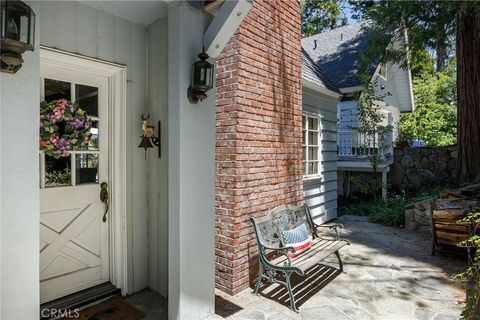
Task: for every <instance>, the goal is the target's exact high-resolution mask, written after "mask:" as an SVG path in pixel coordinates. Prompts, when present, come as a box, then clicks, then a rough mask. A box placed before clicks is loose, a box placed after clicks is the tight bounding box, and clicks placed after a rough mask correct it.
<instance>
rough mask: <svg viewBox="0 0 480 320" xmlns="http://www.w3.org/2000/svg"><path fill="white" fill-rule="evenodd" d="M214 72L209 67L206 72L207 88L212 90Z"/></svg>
mask: <svg viewBox="0 0 480 320" xmlns="http://www.w3.org/2000/svg"><path fill="white" fill-rule="evenodd" d="M212 70H213V68H212V66H208V67H207V68H206V70H205V71H206V75H205V86H207V87H209V88H211V87H212V86H213V83H212V79H213V77H212Z"/></svg>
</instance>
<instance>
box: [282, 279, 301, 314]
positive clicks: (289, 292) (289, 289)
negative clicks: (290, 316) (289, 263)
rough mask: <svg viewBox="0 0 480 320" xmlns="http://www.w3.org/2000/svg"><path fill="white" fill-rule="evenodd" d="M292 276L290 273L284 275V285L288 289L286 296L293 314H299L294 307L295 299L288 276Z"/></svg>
mask: <svg viewBox="0 0 480 320" xmlns="http://www.w3.org/2000/svg"><path fill="white" fill-rule="evenodd" d="M291 275H292V273H291V272H286V273H285V285H286V287H287V289H288V295H289V296H290V309H292V310H293V311H295V312H297V313H298V312H299V311H298V309H297V306H296V305H295V297H294V296H293V291H292V285H291V283H290V276H291Z"/></svg>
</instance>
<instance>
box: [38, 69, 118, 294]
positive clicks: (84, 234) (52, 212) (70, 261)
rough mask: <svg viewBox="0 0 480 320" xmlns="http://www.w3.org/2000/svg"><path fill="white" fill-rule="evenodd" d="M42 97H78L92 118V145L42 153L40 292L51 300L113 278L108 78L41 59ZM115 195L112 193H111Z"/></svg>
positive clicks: (80, 103)
mask: <svg viewBox="0 0 480 320" xmlns="http://www.w3.org/2000/svg"><path fill="white" fill-rule="evenodd" d="M40 81H41V93H40V94H41V101H47V102H49V101H52V100H57V99H62V98H63V99H67V100H69V101H72V102H78V103H79V105H80V108H82V109H83V110H84V111H85V112H86V113H87V115H88V117H89V118H90V119H91V124H92V126H91V129H90V132H91V134H92V135H91V139H90V142H89V143H88V146H87V147H83V148H78V149H77V150H72V151H71V152H70V155H68V156H63V157H60V158H59V159H55V158H54V157H50V156H48V155H45V154H44V153H43V152H41V153H40V173H41V174H40V297H41V302H42V303H43V302H46V301H50V300H53V299H56V298H59V297H62V296H65V295H67V294H70V293H74V292H77V291H80V290H82V289H85V288H88V287H91V286H94V285H97V284H100V283H102V282H106V281H109V273H110V267H109V244H108V242H109V221H110V220H109V214H110V212H107V214H106V221H103V219H102V218H103V216H104V214H105V209H106V207H105V205H104V203H103V202H102V201H101V200H100V190H101V188H100V184H101V183H102V182H106V183H107V184H110V183H109V167H108V164H109V155H108V150H109V109H110V108H109V96H110V95H109V79H108V77H106V76H102V75H98V74H93V73H89V72H85V71H81V70H78V68H76V69H75V70H73V69H69V67H68V64H64V65H62V66H61V67H59V66H58V65H55V66H54V65H53V64H49V63H48V61H47V62H42V63H41V79H40ZM110 201H111V199H110Z"/></svg>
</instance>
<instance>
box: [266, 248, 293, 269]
mask: <svg viewBox="0 0 480 320" xmlns="http://www.w3.org/2000/svg"><path fill="white" fill-rule="evenodd" d="M262 247H263V248H264V249H266V250H272V251H275V252H278V253H280V254H283V255H284V256H286V257H287V262H288V263H287V262H285V266H286V267H290V266H291V265H292V260H290V257H289V256H288V252H291V253H295V252H296V251H297V250H296V249H295V248H294V247H282V248H273V247H269V246H265V245H262ZM261 255H263V257H264V259H265V261H266V262H270V261H268V259H267V257H266V255H265V254H264V253H261Z"/></svg>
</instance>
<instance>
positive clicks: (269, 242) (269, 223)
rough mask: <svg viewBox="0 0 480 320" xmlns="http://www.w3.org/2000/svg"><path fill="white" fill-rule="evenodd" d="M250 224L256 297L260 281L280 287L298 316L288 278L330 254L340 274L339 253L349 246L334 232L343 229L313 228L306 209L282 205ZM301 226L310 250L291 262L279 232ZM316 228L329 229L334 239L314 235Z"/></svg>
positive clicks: (336, 226)
mask: <svg viewBox="0 0 480 320" xmlns="http://www.w3.org/2000/svg"><path fill="white" fill-rule="evenodd" d="M250 220H251V221H252V223H253V226H254V230H255V236H256V239H257V244H258V253H259V254H258V256H259V273H258V280H257V284H256V286H255V294H257V293H258V289H259V288H260V285H261V284H262V282H263V280H268V281H270V282H271V283H280V284H282V285H284V286H285V287H286V288H287V290H288V294H289V296H290V308H291V309H292V310H294V311H296V312H298V309H297V307H296V304H295V298H294V296H293V292H292V287H291V284H290V277H291V275H292V274H293V273H296V274H298V275H300V276H304V275H305V270H307V269H308V268H310V267H312V266H314V265H316V264H318V263H319V262H320V261H322V260H324V259H325V258H327V257H328V256H330V255H332V254H335V255H336V256H337V259H338V263H339V270H340V271H343V263H342V259H341V258H340V254H339V252H338V251H339V250H340V249H341V248H342V247H344V246H346V245H349V244H350V243H349V242H348V241H347V240H342V239H340V238H339V235H338V230H337V229H338V228H343V226H342V225H340V224H334V225H326V226H319V225H317V224H315V223H314V222H313V219H312V216H311V214H310V210H309V208H308V206H306V205H304V206H301V207H296V206H290V205H283V206H279V207H276V208H275V209H273V210H272V211H270V212H269V213H268V214H267V215H266V216H264V217H261V218H251V219H250ZM302 224H306V226H307V229H308V231H309V232H310V234H311V235H312V238H313V241H312V246H311V247H310V249H308V250H306V251H305V252H302V253H301V254H299V255H298V256H297V257H295V258H290V257H289V256H288V255H287V253H288V252H289V251H290V252H292V253H294V252H295V249H294V248H293V247H282V242H281V232H282V230H291V229H294V228H296V227H298V226H300V225H302ZM318 228H330V229H332V230H333V231H334V232H335V236H334V237H333V238H332V239H327V238H322V237H320V236H319V235H318V234H317V229H318ZM278 273H281V274H283V279H282V278H281V277H279V276H278ZM279 278H280V279H279Z"/></svg>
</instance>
